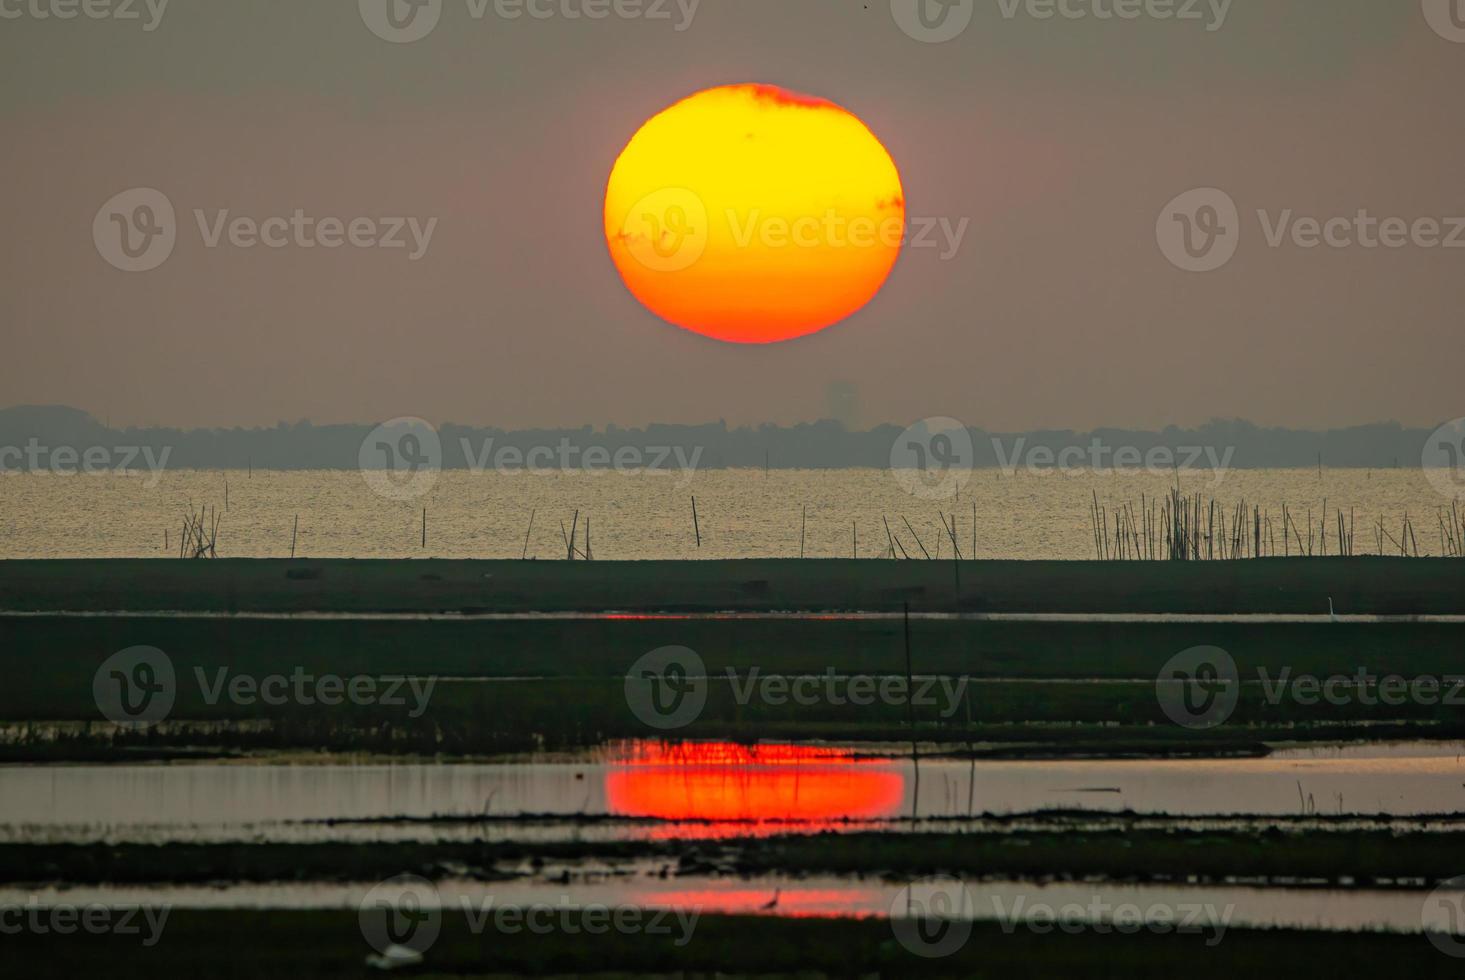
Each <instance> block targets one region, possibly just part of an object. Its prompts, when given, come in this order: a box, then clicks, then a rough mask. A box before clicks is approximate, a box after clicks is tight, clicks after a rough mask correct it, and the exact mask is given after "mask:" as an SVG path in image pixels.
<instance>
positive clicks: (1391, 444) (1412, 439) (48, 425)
mask: <svg viewBox="0 0 1465 980" xmlns="http://www.w3.org/2000/svg"><path fill="white" fill-rule="evenodd" d="M374 427H375V425H374V424H353V425H313V424H312V423H310V422H305V421H302V422H295V423H284V422H281V423H280V424H278V425H276V426H274V427H271V428H255V429H243V428H232V429H173V428H163V427H156V426H150V427H135V428H126V429H113V428H109V427H107V426H105V425H103V424H102V423H100V422H98V421H97V420H96V419H95V418H93V417H92V416H90V415H88V414H87V413H86V412H83V411H80V410H78V409H74V408H67V407H62V406H19V407H14V408H6V409H0V454H4V455H0V469H3V470H11V471H13V470H16V469H26V468H28V465H27V463H26V462H25V460H26V458H27V457H26V455H25V454H24V452H22V453H21V455H19V456H17V454H16V452H15V451H14V450H16V449H20V450H22V451H24V450H25V449H26V447H28V446H30V447H40V448H41V449H45V450H51V449H55V448H58V447H71V448H72V449H75V450H77V451H78V452H84V451H85V450H86V449H87V448H89V447H105V448H108V449H116V448H118V447H136V448H143V449H150V450H151V451H152V453H153V456H154V458H161V456H162V453H163V452H164V451H165V450H166V451H167V453H168V455H167V463H166V465H167V466H169V467H173V468H184V469H243V468H245V467H248V466H252V467H254V468H255V469H355V468H356V467H357V466H358V465H359V459H360V452H361V446H362V443H363V440H365V439H366V438H367V436H368V435H369V434H370V433H371V432H372V430H373V428H374ZM437 431H438V433H439V436H440V438H441V443H442V465H443V466H444V467H445V468H448V469H460V468H469V467H471V466H473V465H474V464H475V461H480V465H481V461H482V460H485V459H490V458H491V457H492V456H493V454H497V453H498V452H499V451H500V450H501V449H503V448H505V447H513V448H516V449H518V450H519V451H520V452H521V453H525V454H527V453H528V452H529V451H530V450H531V449H534V448H535V447H550V448H551V449H552V450H554V451H555V452H558V451H559V448H560V447H563V446H565V445H568V446H570V447H572V448H573V453H574V456H573V458H574V459H575V460H579V459H580V458H581V457H582V454H583V453H584V451H585V450H586V449H589V448H591V447H596V449H597V454H598V455H605V454H608V456H609V457H614V454H615V452H616V450H618V449H623V448H629V449H635V450H640V451H641V453H642V455H641V456H640V457H639V458H640V459H643V460H645V461H646V464H647V465H656V464H655V459H656V455H657V454H656V453H655V452H654V451H652V450H658V449H667V450H670V451H671V452H670V454H669V455H668V456H667V457H666V462H665V463H664V464H662V465H665V466H666V467H668V468H670V467H673V466H676V465H678V464H677V460H678V459H682V460H694V461H695V462H694V465H695V466H696V467H698V468H712V469H717V468H725V467H754V468H761V467H763V466H765V465H767V466H770V467H773V468H808V469H832V468H840V467H874V468H884V467H888V466H889V465H890V461H891V450H892V447H893V446H894V445H895V444H896V441H897V439H899V438H901V436H902V434H903V433H904V432H905V431H906V427H905V426H900V425H881V426H877V427H875V428H872V429H869V430H866V431H860V432H854V431H849V430H847V429H845V427H844V426H843V425H841V424H840V423H838V422H831V421H823V422H812V423H801V424H798V425H792V426H779V425H761V426H758V427H756V428H750V427H741V428H730V427H728V425H727V424H726V423H724V422H714V423H709V424H705V425H648V426H646V427H645V428H621V427H619V426H614V425H611V426H607V427H605V428H603V429H595V428H592V427H590V426H584V427H582V428H578V429H518V430H512V431H511V430H505V429H499V428H494V427H475V426H466V425H454V424H445V425H442V426H440V427H439V428H438V430H437ZM1431 431H1432V430H1430V429H1406V428H1404V427H1403V426H1401V425H1399V424H1398V423H1393V422H1388V423H1380V424H1375V425H1364V426H1355V427H1353V428H1346V429H1331V430H1327V431H1316V432H1314V431H1302V430H1295V429H1279V428H1261V427H1259V426H1256V425H1253V424H1252V423H1250V422H1244V421H1235V420H1233V421H1224V420H1217V421H1212V422H1209V423H1207V424H1205V425H1202V426H1198V427H1196V428H1193V429H1181V428H1176V427H1173V426H1171V427H1167V428H1165V429H1163V430H1160V431H1138V430H1133V429H1094V430H1092V431H1089V432H1074V431H1058V430H1046V431H1037V432H1025V433H994V432H987V431H985V430H982V429H969V430H968V432H969V434H970V437H971V444H972V454H973V457H972V458H973V465H975V466H977V467H980V468H998V467H1001V468H1011V467H1014V466H1017V467H1022V466H1027V465H1036V466H1040V467H1041V466H1044V465H1052V464H1053V462H1055V461H1057V460H1058V459H1059V458H1060V454H1062V453H1063V452H1064V451H1065V450H1068V452H1069V454H1070V455H1069V457H1068V458H1069V460H1070V462H1069V463H1067V464H1066V465H1070V466H1075V465H1088V463H1089V460H1090V459H1092V458H1093V457H1092V453H1093V448H1094V447H1095V446H1099V447H1101V453H1102V459H1104V460H1107V461H1108V462H1106V463H1104V465H1109V464H1110V463H1112V462H1113V460H1114V459H1115V453H1116V452H1117V451H1119V450H1121V449H1123V450H1125V451H1126V453H1127V455H1128V457H1129V459H1130V460H1131V461H1133V462H1130V463H1129V464H1128V465H1140V463H1139V462H1138V461H1137V460H1138V458H1140V457H1142V458H1144V459H1145V460H1146V461H1147V462H1148V461H1149V460H1151V459H1153V458H1155V457H1154V456H1153V455H1152V452H1153V451H1155V450H1162V451H1168V452H1169V453H1170V454H1173V456H1174V458H1175V460H1176V461H1177V463H1178V464H1179V465H1181V466H1185V465H1186V464H1187V461H1191V465H1194V466H1198V467H1207V466H1213V465H1214V464H1215V462H1216V461H1223V465H1224V466H1226V467H1229V468H1244V469H1257V468H1264V467H1312V466H1317V465H1319V463H1320V462H1321V464H1322V465H1323V466H1328V467H1359V468H1374V469H1382V468H1392V467H1395V466H1401V467H1415V468H1417V467H1418V466H1420V461H1421V454H1422V452H1423V449H1424V445H1425V440H1426V439H1427V438H1428V436H1429V435H1430V432H1431ZM489 440H492V441H491V442H489ZM7 451H8V452H7ZM1080 452H1081V454H1082V455H1080ZM1203 453H1204V454H1203ZM1228 453H1229V456H1228ZM1160 458H1168V457H1165V456H1163V454H1162V456H1161V457H1160ZM1120 462H1125V460H1124V459H1123V458H1121V459H1120ZM41 465H42V466H45V465H46V464H45V463H42V464H41ZM541 465H543V464H541ZM574 465H575V466H579V465H580V464H579V462H576V463H575V464H574ZM592 465H593V464H592ZM602 465H603V466H607V465H609V464H608V463H607V464H602ZM1060 465H1062V464H1060Z"/></svg>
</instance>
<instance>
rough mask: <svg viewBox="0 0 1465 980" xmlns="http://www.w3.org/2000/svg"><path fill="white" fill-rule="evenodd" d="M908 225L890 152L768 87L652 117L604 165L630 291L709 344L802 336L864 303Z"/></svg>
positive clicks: (689, 103)
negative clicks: (609, 165) (611, 161)
mask: <svg viewBox="0 0 1465 980" xmlns="http://www.w3.org/2000/svg"><path fill="white" fill-rule="evenodd" d="M904 232H905V197H904V192H903V190H902V188H901V183H900V174H899V172H898V171H897V170H896V167H895V163H894V161H892V160H891V158H890V154H889V153H888V152H886V150H885V147H883V146H882V145H881V144H880V141H879V140H878V139H876V138H875V135H874V134H873V133H871V132H870V130H869V129H868V128H867V127H866V126H865V124H864V123H862V122H861V121H860V120H859V119H857V118H856V117H855V116H853V115H852V114H850V113H849V112H847V111H846V110H844V109H842V108H840V107H839V106H837V105H835V104H833V103H832V102H826V101H824V100H822V99H815V98H811V97H808V96H803V95H798V94H795V93H792V92H788V91H785V90H784V89H780V88H776V87H773V86H768V85H730V86H724V87H722V88H715V89H709V90H707V91H705V92H700V93H698V94H697V95H694V96H692V97H690V98H688V99H684V100H683V101H681V102H678V103H677V104H676V105H674V106H672V107H671V108H669V109H667V110H665V111H664V112H662V113H660V114H658V115H657V116H655V117H653V118H652V119H651V120H650V121H648V122H647V123H646V124H645V125H644V126H642V127H641V129H640V131H639V132H637V133H636V135H635V136H634V137H633V138H632V139H631V142H630V143H629V144H628V145H627V146H626V148H625V150H624V151H622V153H621V155H620V158H619V159H618V160H617V161H616V164H615V167H614V169H613V170H612V171H611V175H610V181H609V184H608V185H607V188H606V195H605V235H606V241H607V243H608V245H609V247H610V253H611V258H612V259H613V260H614V262H615V264H616V268H617V269H618V270H619V272H620V274H621V278H622V279H623V280H624V282H625V284H626V287H627V288H628V289H630V291H631V293H632V294H633V295H634V296H635V297H636V298H637V299H638V300H640V301H641V303H642V304H644V305H645V306H646V308H647V309H649V310H651V311H652V312H653V313H655V314H656V315H657V316H660V317H662V318H663V319H665V320H667V321H669V322H671V323H674V324H676V325H678V326H681V327H685V328H687V329H688V330H694V331H696V332H697V333H701V334H706V335H707V336H709V337H716V338H718V339H720V340H729V341H737V342H742V343H771V342H774V341H780V340H789V339H791V338H794V337H799V336H803V335H805V334H809V333H813V332H814V331H817V330H822V329H823V328H825V327H827V326H830V325H831V324H834V323H837V322H839V321H840V320H843V319H844V318H845V317H848V316H849V315H850V314H852V313H854V312H855V311H857V310H859V309H860V308H861V307H863V306H864V305H865V304H866V303H868V302H869V301H870V300H871V299H872V298H873V297H874V296H875V294H876V293H878V292H879V291H880V287H881V286H882V285H883V284H884V283H885V280H886V278H887V277H888V276H889V275H890V270H891V268H892V267H893V266H894V265H895V261H896V258H897V257H898V256H899V254H900V248H901V242H902V238H903V235H904Z"/></svg>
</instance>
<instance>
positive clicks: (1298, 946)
mask: <svg viewBox="0 0 1465 980" xmlns="http://www.w3.org/2000/svg"><path fill="white" fill-rule="evenodd" d="M490 921H492V920H490ZM680 938H681V934H680V930H677V929H675V928H673V930H672V933H671V934H670V935H647V934H645V933H634V934H622V933H618V932H616V931H615V930H610V931H608V932H606V933H605V934H602V935H587V934H586V933H585V932H583V931H577V932H576V933H575V934H573V935H572V934H567V933H563V932H558V931H557V932H554V933H552V934H550V935H535V934H533V933H530V932H529V931H527V930H521V931H517V932H512V933H504V932H499V931H496V930H495V928H494V927H493V926H492V925H490V926H489V928H488V929H487V930H484V931H479V932H475V931H474V930H473V929H472V928H471V927H470V924H469V921H468V918H467V916H466V915H464V914H462V913H459V912H456V911H455V912H449V913H445V914H444V916H443V923H442V931H441V934H440V935H439V937H438V939H437V941H436V942H435V943H434V944H433V945H432V947H431V948H430V949H429V950H428V952H427V962H426V964H425V965H424V966H422V967H419V968H417V969H414V970H411V971H408V975H411V976H476V977H487V976H497V975H505V974H530V975H546V974H549V975H553V974H560V975H581V974H597V975H605V976H647V975H653V976H655V975H667V976H679V975H686V973H687V972H691V973H694V974H707V975H714V974H715V975H717V976H752V975H759V976H765V977H768V976H789V977H793V976H799V977H808V976H831V975H832V976H873V975H878V976H884V977H907V976H909V977H937V976H949V977H1002V978H1029V977H1031V978H1035V980H1051V978H1053V977H1059V976H1079V977H1094V976H1100V977H1107V976H1112V977H1126V978H1130V977H1142V978H1147V977H1155V978H1163V980H1171V978H1173V977H1176V976H1184V977H1188V978H1197V980H1208V978H1213V977H1214V978H1217V980H1235V978H1236V977H1247V976H1285V975H1321V976H1339V977H1383V976H1396V975H1399V972H1400V971H1401V970H1404V971H1407V975H1408V976H1410V977H1456V976H1458V975H1459V961H1458V960H1455V959H1451V958H1450V957H1448V956H1445V955H1444V954H1442V953H1440V952H1438V951H1436V950H1435V949H1433V948H1432V947H1431V946H1430V944H1429V943H1428V941H1427V940H1426V939H1424V938H1423V937H1421V936H1417V935H1416V936H1407V935H1403V936H1401V935H1387V934H1366V933H1365V934H1336V933H1321V932H1318V933H1302V932H1291V931H1280V930H1279V931H1256V930H1241V929H1231V930H1228V931H1227V932H1226V933H1225V936H1224V939H1223V941H1222V942H1220V943H1219V944H1215V945H1210V943H1211V941H1212V940H1214V938H1215V937H1214V935H1213V934H1212V933H1210V932H1209V931H1206V932H1202V933H1198V934H1196V933H1167V934H1157V933H1152V932H1139V933H1135V934H1119V933H1108V934H1102V933H1097V932H1094V931H1088V930H1086V931H1082V932H1078V933H1076V934H1065V933H1064V932H1062V931H1059V930H1057V929H1053V930H1051V931H1046V932H1041V933H1040V932H1036V931H1031V930H1028V929H1026V928H1016V929H1013V930H1012V931H1011V932H1008V931H1005V930H1004V929H1003V928H1002V926H1001V925H999V924H993V923H978V924H977V925H976V927H975V929H974V930H973V932H972V934H971V936H970V938H969V939H968V940H967V941H966V943H965V944H964V945H963V946H962V947H961V948H960V950H959V951H958V952H957V953H955V954H954V955H951V956H946V957H942V958H933V959H923V958H921V957H918V956H916V955H914V954H912V953H910V952H908V951H906V950H905V949H904V948H902V947H901V945H900V944H899V943H898V942H897V941H896V940H895V938H894V934H893V932H892V928H891V925H890V924H889V923H888V922H883V921H854V920H849V919H803V920H795V919H769V918H749V917H738V916H720V915H704V916H702V917H701V918H700V919H699V920H698V921H697V923H696V925H695V930H694V934H693V937H692V939H691V941H690V942H687V943H685V945H682V946H678V945H677V944H676V943H677V940H678V939H680ZM368 952H370V949H369V948H368V947H367V944H366V942H365V941H364V940H363V938H362V933H361V930H360V927H359V923H358V917H357V914H356V913H355V912H354V911H319V912H260V911H250V910H240V911H186V910H174V911H173V912H172V913H171V914H170V915H169V917H168V919H167V922H166V924H165V928H164V932H163V935H162V938H161V940H160V941H159V942H158V943H157V944H156V945H155V946H153V947H151V948H143V947H142V945H141V941H140V939H139V938H138V937H137V936H117V935H111V934H107V935H90V934H87V933H77V934H74V935H67V936H56V935H37V934H35V933H33V932H28V931H23V932H21V933H20V934H18V935H14V936H7V937H6V940H5V953H4V955H5V960H6V967H7V969H8V970H10V971H13V975H14V976H22V977H39V976H78V977H80V976H86V977H98V976H106V977H111V978H116V980H132V978H139V980H141V978H146V980H156V978H158V977H211V978H239V980H278V978H280V977H365V976H373V975H375V976H379V975H380V974H379V973H376V971H373V970H369V969H368V968H367V967H365V966H364V965H363V960H364V957H365V955H366V954H367V953H368Z"/></svg>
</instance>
